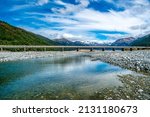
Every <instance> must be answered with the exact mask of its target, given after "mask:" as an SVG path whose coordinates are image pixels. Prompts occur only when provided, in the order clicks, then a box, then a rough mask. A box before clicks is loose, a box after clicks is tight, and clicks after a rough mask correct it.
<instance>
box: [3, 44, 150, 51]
mask: <svg viewBox="0 0 150 117" xmlns="http://www.w3.org/2000/svg"><path fill="white" fill-rule="evenodd" d="M0 48H1V51H3V50H4V49H14V48H15V49H24V51H25V50H26V49H29V48H32V49H33V48H35V49H38V48H41V49H45V50H46V49H48V48H53V49H54V48H59V49H62V50H64V49H65V48H70V49H77V51H79V49H90V50H91V51H92V50H93V49H102V50H103V51H104V50H105V49H112V50H113V51H115V50H116V49H122V50H123V51H124V50H126V49H129V50H131V51H132V50H134V49H135V50H141V49H150V47H145V46H40V45H37V46H35V45H0Z"/></svg>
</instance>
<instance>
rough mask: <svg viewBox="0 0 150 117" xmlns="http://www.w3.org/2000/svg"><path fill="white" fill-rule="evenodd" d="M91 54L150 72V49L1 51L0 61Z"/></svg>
mask: <svg viewBox="0 0 150 117" xmlns="http://www.w3.org/2000/svg"><path fill="white" fill-rule="evenodd" d="M85 55H86V56H90V57H91V60H93V61H95V60H100V61H102V62H106V63H110V64H112V65H116V66H119V67H122V68H125V69H130V70H134V71H136V72H142V73H148V74H150V51H149V50H140V51H95V52H87V51H81V52H76V51H63V52H61V51H57V52H55V51H46V52H35V51H29V52H0V63H1V62H9V61H18V60H26V59H34V58H45V57H53V56H61V57H63V56H64V57H65V56H85Z"/></svg>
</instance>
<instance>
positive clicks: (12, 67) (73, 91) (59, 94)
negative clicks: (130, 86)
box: [0, 56, 134, 99]
mask: <svg viewBox="0 0 150 117" xmlns="http://www.w3.org/2000/svg"><path fill="white" fill-rule="evenodd" d="M133 73H134V72H132V71H129V70H125V69H122V68H120V67H116V66H112V65H110V64H107V63H103V62H101V61H91V58H90V57H83V56H76V57H75V56H72V57H71V56H69V57H51V58H42V59H31V60H22V61H15V62H5V63H0V99H89V97H90V95H92V94H93V93H94V92H96V91H98V90H99V89H101V88H111V87H114V86H116V87H118V86H121V85H122V83H121V82H120V80H119V78H118V75H120V74H133Z"/></svg>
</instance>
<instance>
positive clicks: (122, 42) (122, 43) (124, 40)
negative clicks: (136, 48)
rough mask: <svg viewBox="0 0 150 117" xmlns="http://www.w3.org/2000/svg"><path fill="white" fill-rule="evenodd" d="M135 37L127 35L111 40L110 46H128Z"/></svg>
mask: <svg viewBox="0 0 150 117" xmlns="http://www.w3.org/2000/svg"><path fill="white" fill-rule="evenodd" d="M134 40H136V38H134V37H128V38H121V39H118V40H116V41H115V42H113V43H112V44H111V45H112V46H129V45H130V44H131V43H132V42H133V41H134Z"/></svg>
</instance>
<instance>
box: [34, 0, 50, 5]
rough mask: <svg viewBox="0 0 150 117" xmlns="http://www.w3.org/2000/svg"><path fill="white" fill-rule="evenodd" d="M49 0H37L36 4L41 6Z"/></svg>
mask: <svg viewBox="0 0 150 117" xmlns="http://www.w3.org/2000/svg"><path fill="white" fill-rule="evenodd" d="M48 2H49V0H37V3H36V5H39V6H42V5H44V4H47V3H48Z"/></svg>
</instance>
